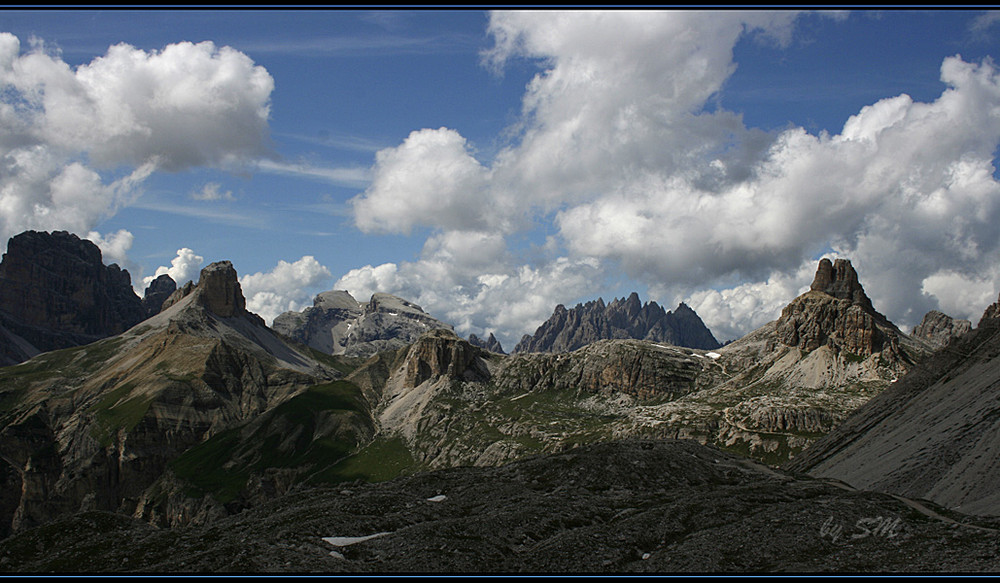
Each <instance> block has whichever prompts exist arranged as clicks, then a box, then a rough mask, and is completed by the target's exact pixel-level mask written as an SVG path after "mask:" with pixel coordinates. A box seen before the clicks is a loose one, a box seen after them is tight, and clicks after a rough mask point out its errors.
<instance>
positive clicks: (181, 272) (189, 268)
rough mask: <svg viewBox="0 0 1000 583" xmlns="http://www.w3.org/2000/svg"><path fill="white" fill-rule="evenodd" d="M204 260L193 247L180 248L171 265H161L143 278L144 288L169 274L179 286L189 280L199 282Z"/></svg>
mask: <svg viewBox="0 0 1000 583" xmlns="http://www.w3.org/2000/svg"><path fill="white" fill-rule="evenodd" d="M204 262H205V258H204V257H202V256H201V255H198V254H196V253H195V252H194V251H192V250H191V249H189V248H187V247H184V248H181V249H178V250H177V255H176V256H175V257H174V258H173V259H171V260H170V267H167V266H165V265H161V266H159V267H157V268H156V271H155V272H154V273H153V275H151V276H148V277H144V278H143V279H142V283H143V289H145V288H146V287H149V284H150V283H152V281H153V280H154V279H156V278H157V277H160V276H161V275H169V276H170V279H172V280H174V282H175V283H176V284H177V287H181V286H182V285H184V284H186V283H187V282H189V281H194V282H197V281H198V277H199V276H200V274H201V265H202V263H204Z"/></svg>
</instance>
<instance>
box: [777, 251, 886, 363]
mask: <svg viewBox="0 0 1000 583" xmlns="http://www.w3.org/2000/svg"><path fill="white" fill-rule="evenodd" d="M775 331H776V333H777V335H778V339H779V340H780V341H781V342H782V343H784V344H785V345H786V346H793V347H797V348H800V349H802V350H805V351H807V352H808V351H812V350H815V349H816V348H819V347H820V346H824V345H828V346H831V347H832V348H833V349H834V350H835V351H836V352H838V353H839V352H840V351H847V352H848V353H851V354H854V355H856V356H870V355H872V354H875V353H878V352H882V351H883V350H884V349H886V348H889V349H891V350H890V352H892V353H898V337H899V336H900V335H901V334H902V333H901V332H900V331H899V329H898V328H896V326H894V325H893V324H892V323H891V322H889V321H888V320H887V319H886V318H885V316H883V315H882V314H879V313H878V312H876V311H875V309H874V308H873V307H872V302H871V300H870V299H869V298H868V296H867V295H866V294H865V291H864V288H863V287H862V286H861V283H860V281H859V280H858V274H857V272H856V271H854V268H853V267H852V266H851V262H850V261H848V260H847V259H837V260H836V261H835V262H831V261H830V260H829V259H826V258H823V259H821V260H820V262H819V267H818V268H817V269H816V277H815V278H814V279H813V283H812V285H811V286H810V288H809V291H808V292H806V293H805V294H803V295H801V296H799V297H797V298H795V299H794V300H793V301H792V302H791V303H790V304H788V305H787V306H785V308H784V309H783V310H782V312H781V317H780V318H779V319H778V321H777V324H776V328H775Z"/></svg>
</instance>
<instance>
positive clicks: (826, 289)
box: [809, 257, 872, 309]
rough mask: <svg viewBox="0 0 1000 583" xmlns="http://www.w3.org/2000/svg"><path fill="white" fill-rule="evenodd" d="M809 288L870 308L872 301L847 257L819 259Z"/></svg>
mask: <svg viewBox="0 0 1000 583" xmlns="http://www.w3.org/2000/svg"><path fill="white" fill-rule="evenodd" d="M809 289H810V290H812V291H818V292H823V293H825V294H828V295H831V296H833V297H835V298H837V299H838V300H850V301H851V302H852V303H855V304H859V305H861V306H863V307H865V308H867V309H872V301H871V300H870V299H869V298H868V296H867V295H866V294H865V290H864V288H863V287H861V282H859V281H858V272H856V271H854V267H853V266H852V265H851V262H850V260H848V259H837V260H836V261H832V262H831V261H830V260H829V259H827V258H826V257H824V258H823V259H820V261H819V267H817V268H816V276H815V277H814V278H813V282H812V285H810V286H809Z"/></svg>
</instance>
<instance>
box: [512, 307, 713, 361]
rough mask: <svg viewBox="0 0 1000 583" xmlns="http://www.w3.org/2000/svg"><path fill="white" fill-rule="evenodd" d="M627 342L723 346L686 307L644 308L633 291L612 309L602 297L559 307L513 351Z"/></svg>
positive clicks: (537, 350)
mask: <svg viewBox="0 0 1000 583" xmlns="http://www.w3.org/2000/svg"><path fill="white" fill-rule="evenodd" d="M627 338H628V339H636V340H648V341H651V342H661V343H665V344H672V345H676V346H684V347H688V348H700V349H705V350H711V349H714V348H718V347H719V346H720V344H719V342H718V341H717V340H716V339H715V337H714V336H712V333H711V331H709V329H708V327H706V326H705V324H704V322H702V321H701V318H699V317H698V314H696V313H695V312H694V310H692V309H691V308H689V307H688V306H687V305H685V304H683V303H682V304H681V305H679V306H678V307H677V310H676V311H674V312H668V311H666V310H664V309H663V307H661V306H659V305H658V304H657V303H656V302H647V303H646V304H643V303H642V302H641V301H640V300H639V294H637V293H634V292H633V293H632V294H631V295H630V296H629V297H628V298H627V299H626V298H621V299H617V298H616V299H615V300H613V301H612V302H611V303H609V304H607V305H605V303H604V300H603V299H601V298H598V299H597V300H594V301H591V302H587V303H586V304H579V305H577V306H576V307H575V308H572V309H570V310H567V309H566V307H565V306H563V305H562V304H560V305H558V306H556V309H555V311H554V312H553V313H552V316H551V317H550V318H549V319H548V320H547V321H546V322H544V323H543V324H542V325H541V326H539V327H538V330H536V331H535V334H534V335H533V336H528V335H527V334H526V335H525V336H524V337H523V338H521V341H520V342H518V343H517V346H515V347H514V350H513V352H515V353H518V352H572V351H574V350H576V349H578V348H582V347H584V346H586V345H588V344H590V343H592V342H596V341H598V340H616V339H627Z"/></svg>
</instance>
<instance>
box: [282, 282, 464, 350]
mask: <svg viewBox="0 0 1000 583" xmlns="http://www.w3.org/2000/svg"><path fill="white" fill-rule="evenodd" d="M271 327H272V328H273V329H274V330H275V331H276V332H279V333H281V334H284V335H285V336H288V337H289V338H291V339H293V340H296V341H298V342H301V343H303V344H305V345H307V346H310V347H312V348H315V349H316V350H319V351H320V352H323V353H326V354H335V355H340V354H343V355H347V356H371V355H373V354H375V353H377V352H381V351H383V350H395V349H397V348H401V347H403V346H406V345H407V344H409V343H411V342H413V341H414V340H416V339H417V338H418V337H419V336H420V335H421V334H423V333H424V332H427V331H429V330H436V329H439V328H444V329H447V330H452V329H453V328H452V326H451V324H446V323H444V322H442V321H440V320H438V319H436V318H434V317H432V316H431V315H430V314H427V313H426V312H424V310H423V308H421V307H420V306H418V305H416V304H414V303H412V302H409V301H407V300H404V299H403V298H399V297H396V296H393V295H390V294H385V293H376V294H373V295H372V297H371V300H369V301H368V302H367V303H365V304H362V303H361V302H359V301H358V300H356V299H354V296H352V295H351V294H350V293H348V292H347V291H344V290H332V291H328V292H323V293H321V294H319V295H317V296H316V298H315V299H314V300H313V305H312V307H310V308H306V309H305V310H303V311H301V312H285V313H283V314H281V315H279V316H278V317H277V318H275V319H274V322H273V323H272V324H271Z"/></svg>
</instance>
